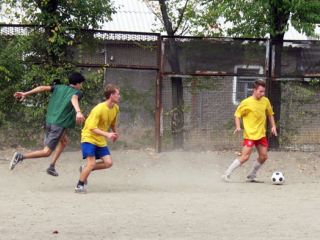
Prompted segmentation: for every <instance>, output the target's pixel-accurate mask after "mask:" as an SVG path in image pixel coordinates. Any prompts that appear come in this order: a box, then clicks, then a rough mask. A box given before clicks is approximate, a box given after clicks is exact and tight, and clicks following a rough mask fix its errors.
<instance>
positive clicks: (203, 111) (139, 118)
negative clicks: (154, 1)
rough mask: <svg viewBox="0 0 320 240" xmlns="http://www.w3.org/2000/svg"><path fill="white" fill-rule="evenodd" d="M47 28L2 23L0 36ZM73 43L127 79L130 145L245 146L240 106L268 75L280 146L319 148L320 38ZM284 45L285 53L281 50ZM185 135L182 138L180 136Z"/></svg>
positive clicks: (138, 37) (95, 35) (103, 35)
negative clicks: (237, 127) (238, 129)
mask: <svg viewBox="0 0 320 240" xmlns="http://www.w3.org/2000/svg"><path fill="white" fill-rule="evenodd" d="M35 29H37V31H40V32H41V28H37V27H35V26H32V27H30V26H17V25H11V26H8V25H0V37H5V38H8V37H10V38H12V37H14V36H24V35H28V34H30V33H31V32H32V31H34V30H35ZM78 34H80V35H81V38H79V39H80V40H79V41H78V42H77V44H76V45H74V46H73V47H71V48H70V53H72V54H73V55H72V59H73V64H75V65H76V66H77V67H78V68H80V69H82V70H83V72H84V73H86V72H88V71H89V70H92V69H100V70H102V71H103V76H104V80H103V82H104V83H109V82H112V83H116V84H118V85H119V86H120V87H121V94H122V102H121V119H120V123H121V129H122V141H121V142H120V143H119V144H120V145H121V146H123V147H128V148H132V147H134V148H136V147H138V148H139V147H146V146H155V147H156V149H157V150H158V151H163V150H168V149H173V148H176V147H182V148H184V149H190V150H222V149H239V147H240V142H241V136H240V135H236V136H235V135H233V129H234V123H233V114H234V111H235V109H236V107H237V105H238V104H239V102H240V101H241V100H242V99H244V98H246V97H247V96H250V95H251V92H252V84H253V82H254V81H255V80H256V79H258V78H260V79H261V78H262V79H264V80H266V81H267V83H268V96H269V98H270V99H271V102H272V104H273V106H274V110H275V113H276V119H277V125H278V127H279V130H280V134H279V137H278V138H277V139H272V138H270V140H271V141H274V142H276V144H274V146H275V147H277V148H279V149H287V150H305V151H315V150H320V132H319V130H318V126H319V125H320V124H319V123H320V116H319V115H320V113H319V110H320V108H319V107H320V103H319V98H320V89H319V82H318V77H320V42H319V41H284V43H283V44H281V46H280V47H279V45H277V43H272V42H271V41H270V40H269V39H235V38H198V37H175V38H172V37H166V36H162V37H161V36H160V35H159V34H147V33H131V32H109V31H93V30H82V31H81V32H80V33H78ZM279 53H281V54H279ZM177 142H178V144H176V143H177Z"/></svg>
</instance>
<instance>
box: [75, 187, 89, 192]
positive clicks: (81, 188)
mask: <svg viewBox="0 0 320 240" xmlns="http://www.w3.org/2000/svg"><path fill="white" fill-rule="evenodd" d="M74 192H75V193H87V189H86V188H85V187H84V186H81V185H79V186H76V187H75V189H74Z"/></svg>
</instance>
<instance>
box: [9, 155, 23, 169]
mask: <svg viewBox="0 0 320 240" xmlns="http://www.w3.org/2000/svg"><path fill="white" fill-rule="evenodd" d="M22 160H23V156H22V154H21V153H18V152H15V153H14V154H13V157H12V159H11V161H10V165H9V169H10V170H13V169H14V168H15V166H16V165H17V164H18V163H19V162H22Z"/></svg>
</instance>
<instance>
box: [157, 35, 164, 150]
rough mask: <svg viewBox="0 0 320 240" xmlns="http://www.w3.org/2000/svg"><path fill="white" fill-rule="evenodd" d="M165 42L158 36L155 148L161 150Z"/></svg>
mask: <svg viewBox="0 0 320 240" xmlns="http://www.w3.org/2000/svg"><path fill="white" fill-rule="evenodd" d="M163 45H164V43H163V41H162V38H161V36H160V35H159V36H158V51H157V66H158V70H157V79H156V111H155V150H156V152H161V125H162V121H161V119H162V117H161V116H162V97H161V96H162V79H163V75H162V73H163V66H164V63H163V62H164V46H163Z"/></svg>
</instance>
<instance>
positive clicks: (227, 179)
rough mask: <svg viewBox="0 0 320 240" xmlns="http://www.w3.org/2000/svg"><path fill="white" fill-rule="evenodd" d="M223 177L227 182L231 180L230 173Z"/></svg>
mask: <svg viewBox="0 0 320 240" xmlns="http://www.w3.org/2000/svg"><path fill="white" fill-rule="evenodd" d="M221 178H222V180H223V181H225V182H231V179H230V175H226V174H223V175H222V176H221Z"/></svg>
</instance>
